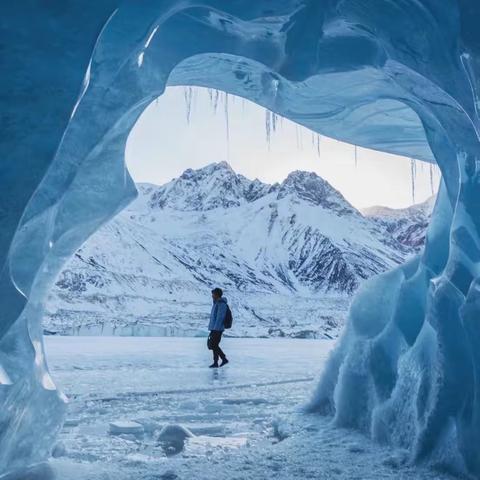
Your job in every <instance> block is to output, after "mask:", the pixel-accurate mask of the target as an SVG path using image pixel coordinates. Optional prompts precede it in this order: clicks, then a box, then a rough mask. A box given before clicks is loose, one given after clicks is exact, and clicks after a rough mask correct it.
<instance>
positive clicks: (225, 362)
mask: <svg viewBox="0 0 480 480" xmlns="http://www.w3.org/2000/svg"><path fill="white" fill-rule="evenodd" d="M227 363H228V360H227V359H226V358H224V359H223V360H222V363H221V364H220V366H221V367H223V366H224V365H226V364H227Z"/></svg>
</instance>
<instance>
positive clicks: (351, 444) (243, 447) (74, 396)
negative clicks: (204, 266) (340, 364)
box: [45, 337, 444, 480]
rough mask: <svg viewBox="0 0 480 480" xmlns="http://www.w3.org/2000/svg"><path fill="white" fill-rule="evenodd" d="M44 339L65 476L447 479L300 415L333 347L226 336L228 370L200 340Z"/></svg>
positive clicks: (105, 479) (82, 479) (58, 464)
mask: <svg viewBox="0 0 480 480" xmlns="http://www.w3.org/2000/svg"><path fill="white" fill-rule="evenodd" d="M45 342H46V349H47V355H48V357H47V358H48V359H49V366H50V369H51V372H52V376H53V378H54V379H55V381H56V382H57V384H58V385H59V387H60V388H62V389H63V391H64V392H65V393H66V394H67V396H68V397H69V398H70V404H69V411H68V415H67V422H66V425H65V427H64V429H63V431H62V432H61V434H60V439H59V445H58V447H57V448H56V450H55V457H56V458H55V459H54V460H53V462H52V464H53V466H54V469H55V470H56V471H57V473H58V478H62V479H68V480H87V479H88V480H96V479H97V478H98V479H99V480H100V479H101V480H110V479H115V480H123V479H124V478H125V479H127V478H128V479H132V480H136V479H139V480H140V479H141V480H154V479H163V480H175V479H185V480H187V479H195V480H197V479H199V480H200V479H205V480H207V479H214V478H215V479H218V478H221V479H222V480H223V479H230V478H232V479H233V478H235V479H237V480H238V479H247V478H248V479H266V478H270V477H271V476H273V475H274V476H276V477H277V478H278V479H280V478H281V479H294V478H322V479H329V478H342V479H343V478H345V479H346V478H349V479H350V478H358V479H362V478H365V479H367V478H368V479H370V478H372V479H373V478H398V479H400V478H412V475H413V478H422V479H423V478H425V479H426V478H428V479H430V478H432V479H433V478H436V479H438V478H444V477H441V476H439V475H438V474H435V473H431V472H430V471H428V470H427V471H423V470H422V471H417V470H415V469H413V470H412V469H411V468H409V467H408V466H407V465H406V459H405V458H404V457H402V452H394V454H393V455H392V452H391V451H387V450H385V451H384V450H382V449H381V448H380V447H378V446H377V445H374V444H372V443H371V442H369V441H368V440H366V439H365V438H364V437H363V436H361V435H359V434H356V433H352V432H345V431H341V430H337V429H334V428H332V427H331V426H330V425H329V422H328V420H327V419H324V418H321V417H318V416H314V415H304V414H302V413H300V412H299V408H298V407H299V406H301V404H302V402H304V401H305V400H307V399H308V398H309V395H310V393H311V391H312V389H313V388H314V386H315V385H316V379H317V378H318V376H319V374H320V372H321V370H322V368H323V366H324V364H325V361H326V359H327V357H328V354H329V352H330V351H331V349H332V348H333V346H334V342H333V341H327V340H294V339H239V338H235V339H234V338H225V339H223V340H222V344H221V345H222V348H224V350H225V352H226V354H227V356H228V358H229V360H230V362H231V363H230V364H228V365H227V366H226V367H224V368H222V369H218V370H212V369H209V368H208V365H209V364H210V363H211V353H210V352H209V351H208V350H207V349H206V339H203V338H171V337H170V338H158V337H156V338H152V337H145V338H141V337H46V338H45ZM111 424H113V426H111ZM169 424H173V425H176V428H177V430H178V426H181V427H185V428H187V429H188V430H189V432H191V433H192V434H193V436H192V437H191V438H187V439H186V441H185V442H184V443H183V442H182V444H181V447H183V449H181V450H179V449H177V450H175V448H176V447H178V445H177V444H176V443H175V442H174V443H173V444H172V443H171V442H165V441H164V440H162V436H161V435H162V434H161V431H162V428H163V427H164V426H165V425H169ZM177 440H178V439H177ZM177 443H178V442H177ZM172 445H173V447H172ZM372 463H373V464H375V463H378V465H377V467H376V470H375V471H374V472H372ZM219 468H221V472H222V473H220V470H219ZM362 472H363V473H362ZM412 472H413V473H412Z"/></svg>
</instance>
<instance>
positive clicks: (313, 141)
mask: <svg viewBox="0 0 480 480" xmlns="http://www.w3.org/2000/svg"><path fill="white" fill-rule="evenodd" d="M311 133H312V147H314V146H315V133H313V131H312V132H311Z"/></svg>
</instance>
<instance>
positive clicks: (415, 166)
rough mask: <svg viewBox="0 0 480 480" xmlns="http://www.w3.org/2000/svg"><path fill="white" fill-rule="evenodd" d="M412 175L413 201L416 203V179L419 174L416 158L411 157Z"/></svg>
mask: <svg viewBox="0 0 480 480" xmlns="http://www.w3.org/2000/svg"><path fill="white" fill-rule="evenodd" d="M410 175H411V178H412V202H413V203H415V179H416V176H417V164H416V160H415V159H414V158H411V159H410Z"/></svg>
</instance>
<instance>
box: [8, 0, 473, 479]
mask: <svg viewBox="0 0 480 480" xmlns="http://www.w3.org/2000/svg"><path fill="white" fill-rule="evenodd" d="M1 9H2V12H1V13H2V15H1V16H0V49H1V57H0V65H1V67H2V72H8V73H7V74H4V75H2V77H1V79H0V83H1V86H2V90H1V91H2V95H1V96H0V102H1V108H0V116H1V125H2V130H1V133H0V138H1V142H0V147H1V150H0V152H1V155H2V163H1V176H0V182H1V188H0V218H1V222H2V223H1V229H0V259H1V261H0V265H1V268H2V269H1V272H0V275H1V276H0V299H1V305H2V309H1V317H0V318H1V320H0V405H1V407H2V408H1V409H0V474H2V473H6V472H10V471H18V470H19V469H21V468H22V467H25V466H26V465H31V464H34V463H36V462H41V461H42V460H44V459H45V458H47V457H48V455H49V452H50V449H51V447H52V445H53V443H54V439H55V435H56V433H57V431H58V429H59V428H60V425H61V422H62V418H63V411H64V410H65V399H64V397H63V396H62V395H61V394H60V393H59V392H58V391H57V390H56V388H55V385H54V383H53V381H52V380H51V378H50V376H49V374H48V369H47V367H46V363H45V359H44V355H43V343H42V329H41V319H42V309H43V301H44V298H45V295H46V293H47V291H48V289H49V288H50V286H51V284H52V282H53V281H54V279H55V276H56V274H57V273H58V271H59V269H60V268H61V266H62V264H63V262H64V261H65V260H66V259H67V258H68V257H69V256H70V255H72V254H73V252H74V251H75V250H76V249H77V248H78V247H79V246H80V245H81V244H82V243H83V242H84V241H85V239H86V238H87V237H88V236H89V235H90V234H91V233H92V232H94V231H95V230H96V229H98V228H99V226H100V225H101V224H103V223H104V222H106V221H107V220H108V219H109V218H111V217H112V216H113V215H115V214H116V213H117V212H118V211H119V210H120V209H121V208H123V207H124V206H125V205H126V204H127V203H128V202H129V201H130V200H131V199H132V198H133V197H134V195H135V188H134V184H133V182H132V181H131V179H130V177H129V175H128V172H127V171H126V169H125V164H124V151H125V142H126V139H127V136H128V133H129V131H130V129H131V128H132V126H133V125H134V123H135V121H136V119H137V118H138V116H139V115H140V114H141V113H142V110H143V109H144V108H145V107H146V106H147V105H148V104H149V103H150V102H151V101H152V100H153V99H154V98H156V97H157V96H158V95H161V93H162V92H163V91H164V89H165V87H166V86H167V85H197V86H207V87H211V88H217V89H221V90H224V91H226V92H229V93H233V94H236V95H240V96H243V97H245V98H248V99H250V100H252V101H255V102H257V103H258V104H260V105H262V106H264V107H266V108H268V109H269V110H271V111H273V112H276V113H278V114H281V115H283V116H285V117H288V118H290V119H292V120H294V121H296V122H298V123H301V124H303V125H305V126H307V127H309V128H311V129H312V130H315V131H317V132H320V133H322V134H325V135H328V136H331V137H334V138H338V139H341V140H344V141H348V142H350V143H355V144H358V145H361V146H364V147H369V148H375V149H379V150H383V151H386V152H392V153H398V154H401V155H405V156H410V157H415V158H418V159H422V160H425V161H428V162H435V161H436V162H437V164H438V165H439V167H440V169H441V171H442V174H443V178H444V183H443V184H442V186H441V191H440V194H439V198H438V201H437V205H436V208H435V214H434V218H433V221H432V225H431V227H430V230H429V235H428V241H427V245H426V248H425V252H424V253H423V255H422V256H420V257H418V258H415V259H413V260H412V261H411V262H410V263H408V264H407V265H405V266H403V267H401V268H399V269H398V270H395V271H393V272H390V273H387V274H385V275H382V276H379V277H377V278H375V279H373V280H372V281H371V282H369V283H368V284H367V285H366V286H365V287H364V288H363V290H362V291H361V292H360V293H359V295H358V297H357V298H356V300H355V302H354V305H353V308H352V311H351V315H350V320H349V325H348V327H347V330H346V333H345V335H344V336H343V339H342V340H341V342H340V345H339V347H338V348H337V350H336V352H335V354H334V355H333V356H332V358H331V360H330V363H329V365H328V368H327V370H326V372H325V373H324V375H323V379H322V380H321V383H320V385H319V388H318V391H317V393H316V394H315V396H314V398H313V399H312V402H311V404H310V409H311V410H313V411H318V412H322V413H327V414H331V415H332V416H333V418H334V421H335V422H336V423H337V424H338V425H339V426H347V427H354V428H359V429H361V430H364V431H365V433H366V434H368V435H371V436H373V437H374V438H376V439H377V440H379V441H382V442H385V443H389V444H391V445H392V446H401V447H403V448H406V449H408V450H409V452H410V453H411V459H412V461H427V462H433V463H436V462H437V463H441V464H445V465H448V466H449V467H451V468H454V469H457V470H460V471H464V472H469V473H471V474H472V475H474V476H479V475H480V455H479V447H478V445H480V399H479V394H480V378H479V374H480V371H479V368H480V328H479V325H478V322H479V321H480V315H479V313H480V282H479V273H480V272H479V269H480V237H479V228H480V217H479V212H480V208H479V207H480V176H479V169H480V148H479V147H480V143H479V136H478V128H479V121H480V119H479V115H478V106H479V104H478V97H477V89H478V86H479V85H478V77H479V72H480V63H479V62H480V60H479V59H480V34H479V33H478V29H477V25H478V21H479V20H480V3H479V2H478V1H477V0H441V1H439V0H313V1H307V0H229V1H225V0H210V1H208V0H207V1H202V2H196V1H190V0H142V1H141V2H140V1H138V0H136V1H133V0H131V1H119V0H102V1H98V2H88V5H86V4H85V2H63V1H49V2H38V1H31V0H26V1H24V2H3V3H2V7H1ZM179 141H182V139H181V138H179ZM292 167H294V165H292Z"/></svg>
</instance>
